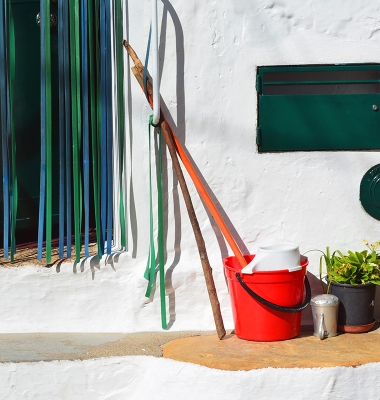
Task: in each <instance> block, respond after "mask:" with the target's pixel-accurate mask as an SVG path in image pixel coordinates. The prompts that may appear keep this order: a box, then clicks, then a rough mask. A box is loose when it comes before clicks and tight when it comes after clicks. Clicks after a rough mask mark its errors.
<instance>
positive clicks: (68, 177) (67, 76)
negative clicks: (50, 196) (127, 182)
mask: <svg viewBox="0 0 380 400" xmlns="http://www.w3.org/2000/svg"><path fill="white" fill-rule="evenodd" d="M61 1H62V3H63V26H64V28H63V38H64V41H63V49H64V75H65V128H66V235H67V241H66V246H67V247H66V257H67V258H71V244H72V243H71V232H72V230H71V218H72V213H71V112H70V110H71V108H70V107H71V102H70V98H71V83H70V47H69V43H70V38H69V32H70V31H69V2H68V1H64V0H61Z"/></svg>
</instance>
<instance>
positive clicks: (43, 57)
mask: <svg viewBox="0 0 380 400" xmlns="http://www.w3.org/2000/svg"><path fill="white" fill-rule="evenodd" d="M45 1H49V0H41V1H40V21H41V22H40V27H41V172H40V207H39V218H38V249H37V260H42V247H43V239H44V220H45V218H44V216H45V190H46V51H45V30H46V28H47V27H46V26H45ZM47 29H50V27H48V28H47Z"/></svg>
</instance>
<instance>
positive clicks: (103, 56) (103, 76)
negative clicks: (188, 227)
mask: <svg viewBox="0 0 380 400" xmlns="http://www.w3.org/2000/svg"><path fill="white" fill-rule="evenodd" d="M106 1H108V0H100V97H101V99H100V103H101V125H102V126H101V154H102V156H101V196H100V197H101V225H102V229H101V243H102V249H103V248H104V243H105V237H106V225H107V62H106V61H107V32H106V25H107V23H106V4H105V2H106Z"/></svg>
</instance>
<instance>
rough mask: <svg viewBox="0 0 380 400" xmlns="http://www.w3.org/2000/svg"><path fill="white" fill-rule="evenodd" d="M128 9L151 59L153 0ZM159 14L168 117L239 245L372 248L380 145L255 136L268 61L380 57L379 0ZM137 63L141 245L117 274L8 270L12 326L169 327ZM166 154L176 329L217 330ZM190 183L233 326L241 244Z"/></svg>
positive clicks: (0, 324)
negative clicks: (154, 240)
mask: <svg viewBox="0 0 380 400" xmlns="http://www.w3.org/2000/svg"><path fill="white" fill-rule="evenodd" d="M124 12H125V16H124V19H125V38H126V39H127V40H128V41H129V42H130V43H131V45H132V47H133V48H134V49H135V50H136V52H137V54H138V55H139V57H140V58H141V59H144V57H145V50H146V43H147V38H148V32H149V24H150V14H151V13H150V2H149V1H135V0H125V2H124ZM159 15H160V18H162V24H161V25H160V44H161V47H160V53H161V68H162V80H161V94H162V98H163V101H164V103H165V106H164V108H165V115H166V116H167V118H168V119H169V121H170V122H171V125H172V127H173V129H174V131H175V133H176V134H177V136H178V138H179V140H180V141H181V143H182V144H183V145H184V146H185V147H186V149H187V150H188V152H189V153H190V154H191V156H192V159H193V160H194V164H195V165H196V166H197V167H198V169H199V170H200V171H201V173H202V175H203V177H204V179H205V181H206V182H207V183H208V185H209V189H210V194H211V195H212V197H213V198H214V199H215V200H216V201H217V202H218V208H219V210H220V211H221V213H222V216H223V217H225V220H226V223H227V224H228V226H229V227H230V228H233V232H234V235H235V238H236V240H238V241H239V242H241V241H242V242H244V243H245V245H246V246H247V251H249V252H251V253H254V252H255V250H256V249H257V247H258V246H260V245H264V244H268V243H275V242H279V241H285V240H287V241H292V242H297V243H300V246H301V251H303V252H304V251H307V250H309V249H315V248H319V249H324V248H325V246H327V245H330V246H331V247H332V248H340V249H342V250H346V249H348V248H354V247H356V246H357V248H361V247H362V240H363V239H368V240H370V241H376V240H378V239H380V229H379V228H380V224H379V222H378V221H376V220H374V219H372V218H371V217H370V216H369V215H367V214H366V213H365V212H364V210H363V209H362V207H361V205H360V202H359V185H360V181H361V178H362V176H363V175H364V173H365V172H366V171H367V170H368V169H369V168H370V167H372V166H373V165H375V164H377V163H379V162H380V156H379V154H378V153H377V152H323V153H321V152H311V153H307V152H294V153H283V154H258V152H257V148H256V144H255V141H256V115H257V98H256V90H255V77H256V67H257V66H265V65H299V64H324V63H326V64H333V63H368V62H380V34H379V32H380V5H379V4H378V3H377V2H374V1H369V0H363V1H360V2H358V1H354V0H345V1H343V0H337V1H334V2H331V1H328V0H320V1H311V0H307V1H304V0H302V1H301V0H292V1H287V2H284V1H269V0H238V1H237V0H219V1H210V0H186V1H181V0H172V1H171V2H169V1H168V0H163V1H162V3H160V7H159ZM130 66H131V65H130V63H129V60H128V59H127V57H126V58H125V77H126V79H125V99H126V149H125V151H126V155H127V157H126V176H125V180H126V188H125V192H126V198H125V202H126V204H127V221H128V229H129V232H128V241H129V243H128V248H129V252H128V254H123V255H121V256H120V257H115V259H114V262H113V266H114V269H112V267H111V265H110V264H107V265H106V266H104V263H103V264H98V262H97V261H96V260H92V261H90V260H89V261H87V262H86V263H83V264H82V265H81V266H79V265H78V266H76V267H75V266H74V267H73V265H69V264H63V265H62V266H61V267H60V273H57V270H56V269H55V267H53V268H51V269H45V268H40V267H38V268H37V267H34V266H27V267H20V268H16V269H5V268H2V269H1V270H0V281H1V282H2V290H1V291H0V307H1V310H2V318H1V319H0V332H17V331H21V332H27V331H36V330H38V331H141V330H159V329H160V316H159V301H158V292H157V293H156V295H155V297H156V299H155V300H154V301H153V302H150V301H149V300H148V299H145V297H144V294H145V285H146V281H145V280H144V279H143V278H142V275H143V272H144V269H145V266H146V259H147V253H148V239H149V198H148V136H147V123H148V117H149V115H150V108H149V106H148V105H147V102H146V100H145V97H144V95H143V94H142V92H141V89H140V87H139V85H138V84H137V82H136V81H135V78H134V76H133V75H131V73H129V68H130ZM166 158H168V160H167V161H165V160H164V179H165V187H164V192H165V211H166V217H165V220H166V222H167V234H166V246H167V264H166V266H167V274H166V277H167V294H168V296H167V300H168V303H170V312H171V314H172V322H171V324H170V326H171V329H212V328H213V321H212V315H211V310H210V306H209V304H208V296H207V293H206V290H205V285H204V279H203V275H202V270H201V265H200V261H199V257H198V255H197V249H196V245H195V240H194V237H193V233H192V230H191V226H190V223H189V220H188V216H187V212H186V208H185V205H184V202H183V200H182V194H181V192H180V188H179V186H178V184H177V181H176V180H175V178H173V170H172V166H171V161H170V159H169V154H168V153H167V156H166ZM185 175H186V174H185ZM188 185H189V188H190V192H191V194H192V198H193V202H194V206H195V210H196V213H197V215H198V219H199V221H200V225H201V229H202V231H203V234H204V236H205V240H206V245H207V249H208V252H209V256H210V261H211V264H212V266H213V269H214V275H215V279H216V283H217V289H218V291H219V295H220V300H221V304H222V311H223V316H224V318H225V322H226V326H227V327H230V328H232V326H233V324H232V319H231V314H230V305H229V298H228V293H227V290H226V286H225V282H224V277H223V269H222V257H223V256H225V255H226V254H227V253H228V252H229V254H231V252H230V251H229V250H228V246H227V245H226V242H225V241H224V240H223V238H222V237H221V234H220V232H219V230H218V228H217V227H215V226H214V225H215V224H214V222H213V221H211V222H210V219H209V217H208V215H207V212H206V211H205V208H204V206H203V204H202V202H201V200H200V198H199V196H198V195H197V192H196V190H195V188H194V186H193V184H192V183H191V181H190V180H189V181H188ZM237 232H238V233H239V235H240V236H238V234H237ZM317 257H318V256H317V255H316V254H315V255H312V256H311V264H310V267H309V270H310V271H311V272H312V273H314V274H317V272H318V262H317ZM99 267H100V270H99V269H98V268H99ZM73 269H76V271H77V273H76V274H74V273H73ZM82 271H83V272H82ZM314 286H315V287H317V283H316V282H314ZM168 307H169V306H168ZM305 321H306V322H307V321H308V322H310V319H309V318H304V322H305Z"/></svg>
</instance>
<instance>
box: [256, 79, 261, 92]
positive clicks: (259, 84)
mask: <svg viewBox="0 0 380 400" xmlns="http://www.w3.org/2000/svg"><path fill="white" fill-rule="evenodd" d="M256 90H257V92H258V93H259V94H261V77H260V75H256Z"/></svg>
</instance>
